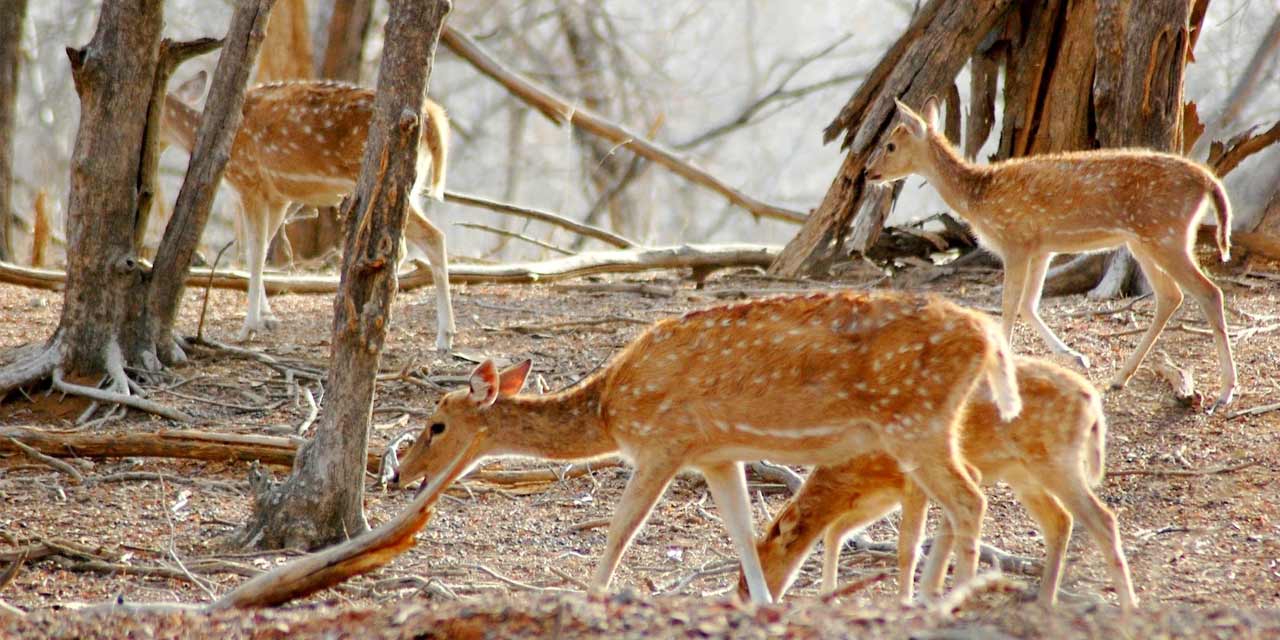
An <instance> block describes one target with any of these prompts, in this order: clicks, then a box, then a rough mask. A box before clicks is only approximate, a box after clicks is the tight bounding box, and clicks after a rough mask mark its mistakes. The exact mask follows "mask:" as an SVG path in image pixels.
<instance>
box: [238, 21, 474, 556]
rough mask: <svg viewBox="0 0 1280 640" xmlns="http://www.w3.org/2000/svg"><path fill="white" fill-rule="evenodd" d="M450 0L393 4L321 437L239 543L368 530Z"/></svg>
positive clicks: (350, 211)
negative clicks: (398, 307) (423, 136)
mask: <svg viewBox="0 0 1280 640" xmlns="http://www.w3.org/2000/svg"><path fill="white" fill-rule="evenodd" d="M449 9H450V4H449V0H435V1H434V2H424V1H422V0H393V1H392V3H391V17H390V19H389V21H388V22H387V27H386V33H385V42H386V49H385V50H384V52H383V57H382V64H381V67H380V70H379V78H378V93H377V97H376V98H375V101H374V115H373V122H372V123H371V125H370V127H369V140H368V142H367V144H366V145H365V153H364V160H363V164H362V165H361V170H360V180H359V182H358V183H357V185H356V192H355V194H353V196H352V197H351V198H349V199H348V200H347V202H346V203H345V204H344V210H345V214H346V215H345V217H346V220H347V236H346V243H345V244H346V246H345V247H344V251H343V258H342V263H343V264H342V284H341V286H340V288H339V290H338V296H337V298H336V299H335V300H334V303H333V307H334V318H333V340H332V344H333V348H332V351H331V353H330V365H329V374H328V379H327V381H326V383H325V388H326V389H327V392H326V394H325V402H324V407H323V408H322V410H321V415H320V419H319V421H318V423H317V427H316V437H315V439H314V440H313V441H311V442H310V443H308V444H307V445H306V446H305V447H303V449H302V451H301V452H300V453H299V455H298V459H297V461H296V462H295V464H294V468H293V472H292V473H291V474H290V476H289V478H288V479H287V480H285V481H284V482H283V483H281V484H280V485H278V486H275V487H272V488H271V489H270V490H269V491H265V492H263V493H261V494H260V495H259V496H258V498H257V501H256V505H255V509H254V515H253V517H252V518H251V520H250V521H249V523H248V524H247V526H246V528H245V530H244V531H243V532H242V536H243V537H242V540H243V541H244V542H245V543H246V544H249V545H252V546H257V547H263V548H278V547H304V548H316V547H320V546H326V545H330V544H334V543H337V542H341V541H343V540H346V539H347V538H349V537H351V536H354V535H357V534H359V533H362V532H364V531H366V530H367V529H368V523H367V522H366V521H365V518H364V509H363V500H364V469H365V460H366V455H367V453H366V449H367V447H368V439H369V419H370V416H371V414H372V407H373V393H374V379H375V378H376V376H377V372H378V361H379V359H380V357H381V354H382V345H383V342H384V340H385V338H386V333H387V327H388V325H389V324H390V317H391V306H392V302H394V300H395V295H396V289H397V282H396V263H397V262H398V258H399V252H400V237H401V235H402V231H403V228H404V220H405V208H406V207H407V205H408V202H409V190H410V189H411V187H412V185H413V182H414V177H415V174H416V167H415V158H416V157H417V150H418V132H419V129H420V127H421V126H422V122H421V118H420V113H421V107H422V103H423V99H424V98H425V97H426V87H427V80H428V78H429V77H430V74H431V66H432V62H433V60H434V57H435V49H436V43H437V41H438V40H439V36H440V31H441V28H442V27H443V25H444V18H445V15H446V14H447V13H448V12H449Z"/></svg>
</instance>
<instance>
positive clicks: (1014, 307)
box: [1000, 252, 1028, 346]
mask: <svg viewBox="0 0 1280 640" xmlns="http://www.w3.org/2000/svg"><path fill="white" fill-rule="evenodd" d="M1027 263H1028V259H1027V256H1026V255H1024V254H1021V253H1014V252H1007V253H1006V254H1005V255H1004V284H1003V285H1002V286H1001V287H1000V328H1001V329H1003V331H1004V339H1005V341H1006V342H1008V343H1009V345H1010V346H1012V345H1013V327H1014V325H1016V324H1017V323H1018V301H1019V300H1021V299H1022V288H1023V286H1025V283H1026V280H1027Z"/></svg>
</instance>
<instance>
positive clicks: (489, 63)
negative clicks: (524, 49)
mask: <svg viewBox="0 0 1280 640" xmlns="http://www.w3.org/2000/svg"><path fill="white" fill-rule="evenodd" d="M440 41H441V42H442V43H444V45H445V46H447V47H449V49H450V50H451V51H453V52H454V53H456V54H458V56H460V57H462V58H463V59H465V60H466V61H467V62H469V63H471V65H472V66H474V67H475V68H476V69H477V70H478V71H480V72H481V73H483V74H484V75H486V76H489V77H490V78H492V79H493V80H494V81H496V82H498V83H499V84H501V85H502V86H503V87H505V88H506V89H507V90H508V91H510V92H511V93H512V94H513V95H515V96H516V97H518V98H520V99H521V100H523V101H524V102H526V103H528V104H529V105H530V106H531V107H533V108H534V109H537V110H538V111H539V112H541V113H542V115H544V116H546V117H547V119H549V120H551V121H552V122H554V123H556V124H563V123H566V122H567V123H569V124H572V125H573V126H575V127H578V128H579V129H581V130H583V131H586V132H587V133H590V134H591V135H594V136H597V137H600V138H604V139H606V140H608V141H609V142H612V143H613V144H616V145H621V146H623V147H626V148H627V149H630V150H631V151H632V152H634V153H635V154H636V155H639V156H642V157H644V158H645V159H648V160H651V161H653V162H655V163H657V164H660V165H662V166H664V167H666V168H667V169H669V170H670V171H672V172H673V173H675V174H677V175H679V176H681V177H683V178H685V179H686V180H689V181H690V182H693V183H694V184H697V185H700V186H703V187H706V188H708V189H711V190H712V191H715V192H717V193H719V194H720V195H722V196H724V197H725V198H727V199H728V200H729V202H732V203H733V204H735V205H738V206H740V207H742V208H743V209H746V210H747V211H749V212H751V213H752V215H755V216H756V217H760V218H773V219H775V220H784V221H786V222H804V220H805V218H806V216H805V214H803V213H800V212H799V211H792V210H790V209H786V208H783V207H779V206H776V205H771V204H767V203H764V202H760V201H759V200H756V199H754V198H752V197H750V196H748V195H746V194H743V193H742V192H740V191H737V190H736V189H734V188H732V187H730V186H729V185H727V184H725V183H723V182H721V181H720V179H718V178H716V177H715V176H713V175H711V174H710V173H708V172H707V171H705V170H704V169H701V168H699V167H697V166H694V165H693V164H692V163H691V162H689V161H687V160H684V159H681V158H678V157H676V154H675V153H673V152H672V151H671V150H669V149H667V148H666V147H664V146H662V145H660V144H658V143H657V142H654V141H652V140H649V139H648V138H646V137H644V136H642V135H639V134H637V133H635V132H632V131H629V130H627V129H626V128H624V127H622V126H620V125H618V124H616V123H614V122H611V121H609V120H607V119H605V118H603V117H601V116H600V115H598V114H596V113H594V112H592V111H591V110H589V109H585V108H582V107H580V106H575V105H572V104H570V103H569V101H568V100H565V99H564V98H562V97H560V96H558V95H556V94H555V93H554V92H552V91H550V90H548V89H546V88H544V87H541V86H539V85H537V84H535V83H534V82H533V81H531V80H529V79H528V78H526V77H524V76H522V75H520V74H519V73H516V72H515V71H512V70H511V69H508V68H507V67H506V66H504V65H503V64H502V63H501V62H499V61H498V60H496V59H495V58H493V56H490V55H489V54H488V53H487V52H486V51H485V50H484V49H483V48H481V47H480V45H479V44H477V43H476V42H475V41H474V40H472V39H471V38H469V37H467V36H466V35H463V34H462V33H461V32H459V31H457V30H456V29H454V28H452V27H445V30H444V33H443V34H442V35H441V36H440Z"/></svg>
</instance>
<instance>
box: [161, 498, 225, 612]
mask: <svg viewBox="0 0 1280 640" xmlns="http://www.w3.org/2000/svg"><path fill="white" fill-rule="evenodd" d="M159 491H160V510H161V511H163V512H164V520H165V523H166V524H168V525H169V548H168V549H167V553H168V554H169V558H170V559H172V560H173V562H174V564H176V565H178V570H179V571H181V572H182V573H184V574H186V576H187V579H188V580H190V581H191V582H192V583H193V584H195V585H196V586H197V587H200V590H201V591H203V592H204V594H205V595H206V596H209V599H210V600H217V599H218V594H216V593H214V592H213V588H212V587H210V586H209V585H208V584H206V583H205V581H204V580H201V579H200V578H197V577H195V575H193V574H192V573H191V571H189V570H188V569H187V565H186V564H184V563H183V562H182V558H181V557H179V556H178V548H177V542H176V541H175V539H176V538H177V535H176V533H175V531H174V526H173V512H172V511H171V510H170V509H169V505H167V504H165V500H167V499H168V498H167V496H168V493H169V491H168V488H167V487H166V486H165V482H164V478H163V477H161V479H160V487H159ZM188 493H189V492H188ZM175 508H177V507H175Z"/></svg>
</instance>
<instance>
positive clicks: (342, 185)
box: [163, 81, 456, 351]
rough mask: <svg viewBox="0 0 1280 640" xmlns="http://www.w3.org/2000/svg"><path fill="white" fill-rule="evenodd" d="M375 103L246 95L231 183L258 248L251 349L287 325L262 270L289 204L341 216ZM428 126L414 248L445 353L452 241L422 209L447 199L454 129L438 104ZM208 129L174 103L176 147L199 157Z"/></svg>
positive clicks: (341, 90) (339, 90)
mask: <svg viewBox="0 0 1280 640" xmlns="http://www.w3.org/2000/svg"><path fill="white" fill-rule="evenodd" d="M373 97H374V94H373V91H372V90H369V89H364V88H361V87H356V86H353V85H349V84H345V83H340V82H331V81H292V82H276V83H270V84H263V85H258V86H255V87H252V88H250V89H249V90H248V91H247V92H246V93H245V103H244V109H243V120H242V122H241V125H240V129H239V131H237V133H236V137H235V140H234V142H233V143H232V147H231V158H230V160H229V161H228V162H227V169H226V173H225V176H224V177H225V179H226V181H227V183H228V184H229V185H230V186H231V187H232V189H233V190H235V192H236V194H237V195H238V196H239V198H240V214H241V216H242V221H243V222H244V225H243V226H244V231H245V238H246V243H247V244H248V258H249V293H248V298H249V308H248V313H247V314H246V316H245V322H244V327H243V328H242V329H241V332H240V337H241V339H248V338H249V337H250V336H251V335H252V334H254V333H258V332H262V331H266V330H270V329H271V328H273V327H274V326H275V325H276V324H277V323H278V321H277V320H276V319H275V317H274V316H273V315H272V313H271V307H270V305H269V304H268V302H267V296H266V289H265V287H264V286H263V284H262V270H263V266H264V263H265V261H266V256H267V247H268V246H270V244H271V240H272V238H274V237H275V234H276V232H277V231H278V230H279V229H280V225H281V224H282V223H283V222H284V215H285V212H286V209H287V208H288V206H289V204H290V203H293V202H299V203H304V204H309V205H314V206H336V205H338V204H339V203H340V202H341V201H342V197H343V196H344V195H346V194H348V193H351V191H352V190H353V189H355V183H356V178H357V177H358V176H359V174H360V163H361V161H362V160H363V158H364V145H365V139H366V138H367V137H368V131H369V122H370V119H371V117H372V113H373V112H372V110H373ZM422 119H423V122H422V127H421V134H420V136H421V137H420V141H419V151H418V174H417V175H418V177H417V182H416V183H415V184H414V185H413V187H412V191H411V193H410V205H409V215H408V216H407V220H408V222H407V223H406V227H405V238H406V239H407V240H409V241H410V242H413V243H414V244H415V245H417V246H419V247H420V248H421V250H422V251H423V252H424V253H426V255H427V259H428V260H429V262H430V263H431V275H432V279H433V281H434V283H435V287H436V306H437V309H436V313H437V325H438V326H437V334H436V348H437V349H440V350H442V351H447V350H448V349H449V348H451V346H452V342H453V335H454V333H456V329H455V328H454V321H453V307H452V303H451V300H450V298H449V280H448V257H447V255H446V251H445V237H444V233H443V232H441V231H440V230H439V229H438V228H436V226H435V225H433V224H432V223H431V221H430V220H428V219H427V218H426V217H425V216H424V215H423V214H422V210H423V207H424V205H423V203H421V202H420V201H415V200H417V199H418V198H419V196H421V195H422V193H423V192H426V193H427V195H429V196H430V197H432V198H435V199H437V200H443V198H444V185H445V174H446V170H447V164H448V146H449V120H448V118H447V117H446V116H445V113H444V110H443V109H441V108H440V106H439V105H437V104H436V103H434V102H432V101H431V100H426V102H425V103H424V104H423V107H422ZM199 123H200V114H199V112H197V111H196V110H195V109H194V108H192V107H191V106H189V105H188V104H187V103H186V102H184V101H183V99H181V98H180V97H178V96H176V95H169V96H168V97H167V100H166V101H165V115H164V120H163V134H164V137H163V139H164V141H165V142H166V143H168V144H177V145H179V146H181V147H182V148H183V149H185V150H187V151H188V152H190V151H191V149H192V148H194V146H195V136H196V129H197V128H198V127H199ZM428 169H430V172H428ZM428 173H430V181H429V182H428V178H427V176H428Z"/></svg>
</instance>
